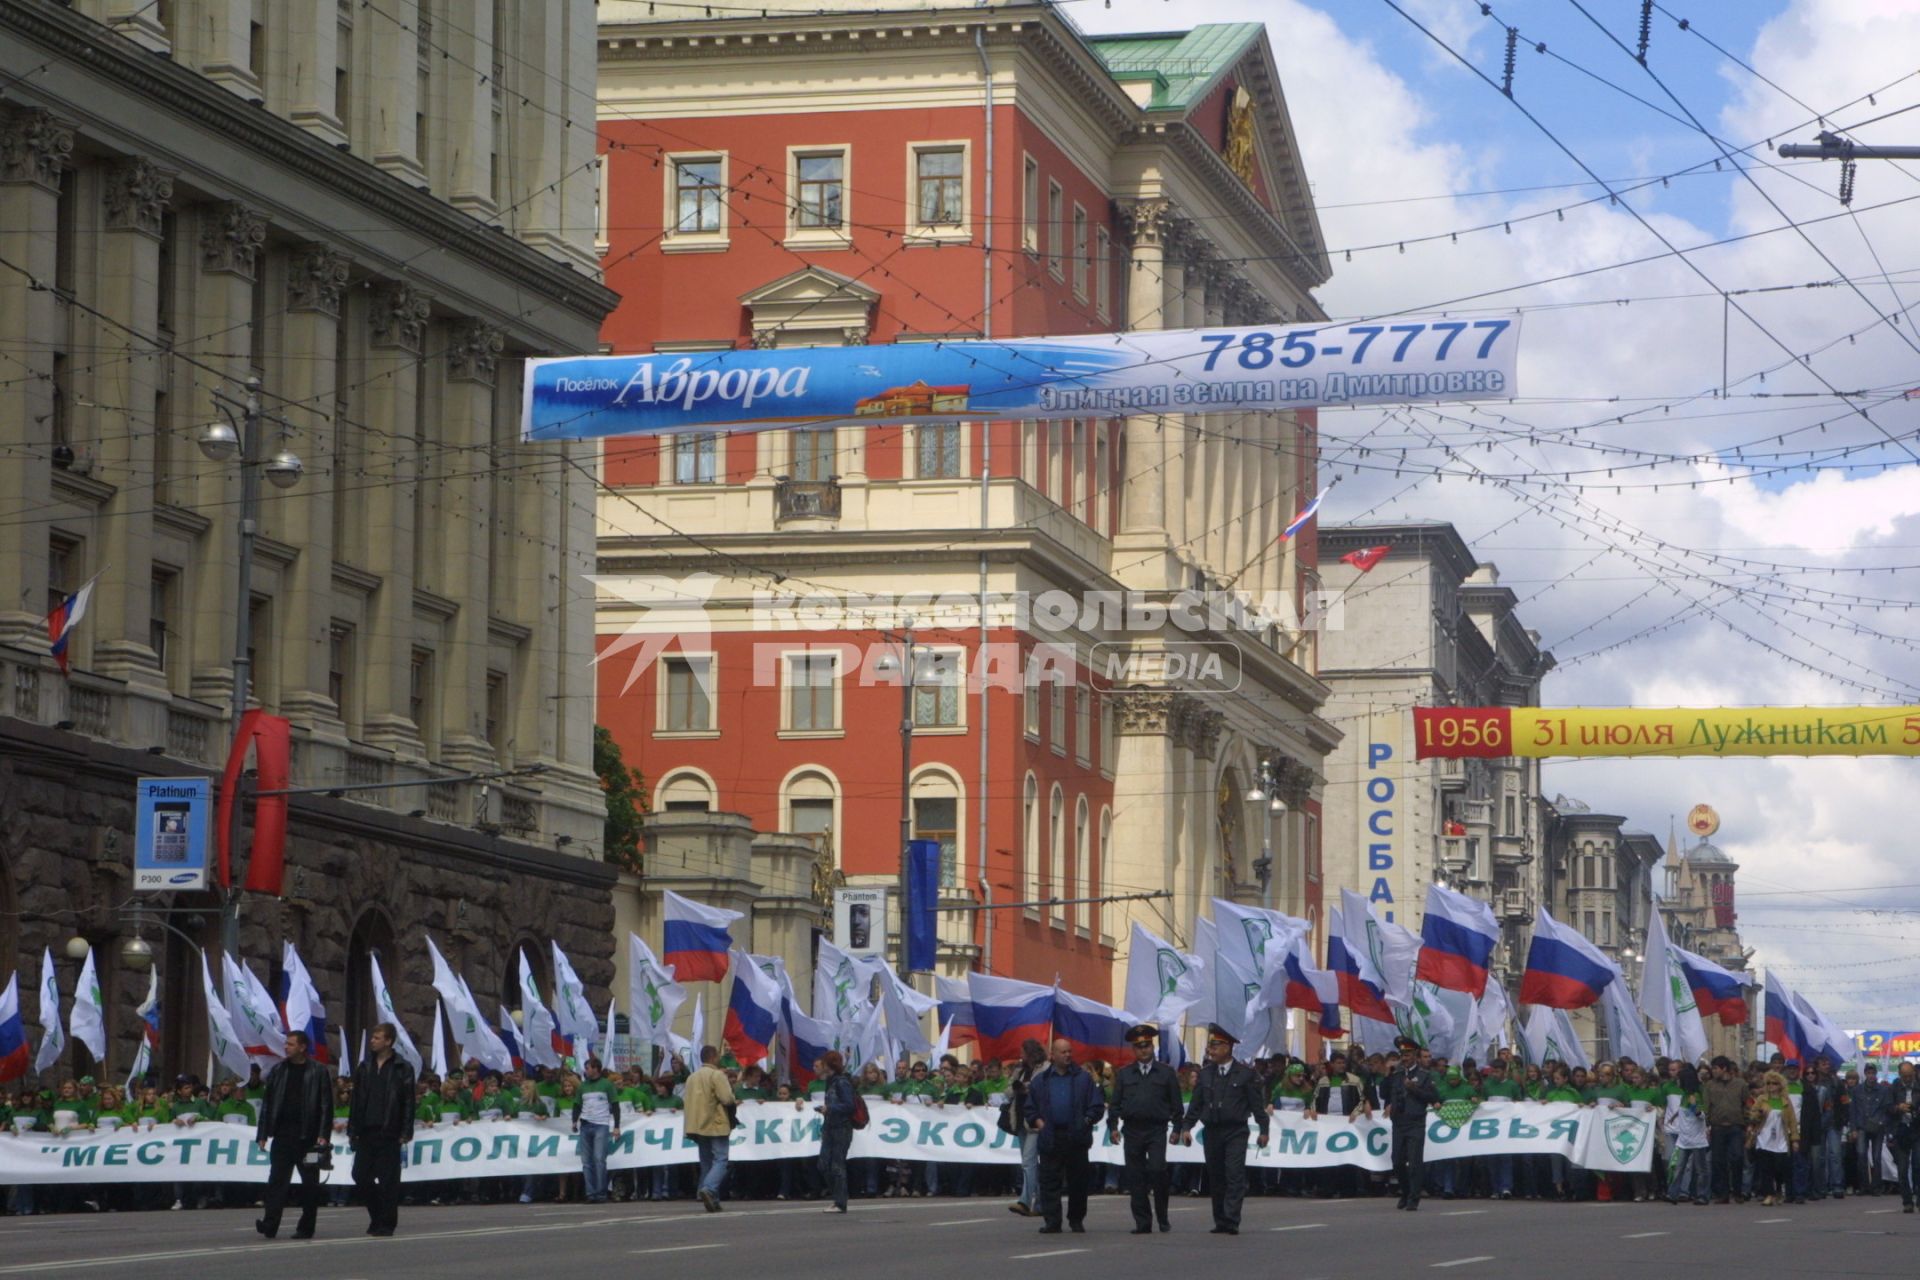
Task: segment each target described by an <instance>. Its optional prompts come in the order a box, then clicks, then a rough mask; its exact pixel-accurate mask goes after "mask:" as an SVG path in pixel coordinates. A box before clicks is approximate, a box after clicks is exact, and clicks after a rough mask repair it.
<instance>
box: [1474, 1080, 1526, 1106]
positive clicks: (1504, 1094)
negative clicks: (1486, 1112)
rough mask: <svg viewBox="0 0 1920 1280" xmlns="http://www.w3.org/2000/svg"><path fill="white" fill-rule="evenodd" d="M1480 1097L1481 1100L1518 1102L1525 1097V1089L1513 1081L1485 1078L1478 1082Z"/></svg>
mask: <svg viewBox="0 0 1920 1280" xmlns="http://www.w3.org/2000/svg"><path fill="white" fill-rule="evenodd" d="M1480 1096H1481V1097H1483V1098H1489V1099H1491V1098H1509V1099H1513V1100H1516V1101H1517V1100H1518V1099H1520V1098H1524V1097H1525V1096H1526V1087H1525V1086H1524V1085H1522V1084H1520V1083H1519V1082H1518V1081H1515V1080H1496V1079H1494V1078H1493V1077H1492V1076H1487V1077H1485V1078H1484V1079H1482V1080H1481V1081H1480Z"/></svg>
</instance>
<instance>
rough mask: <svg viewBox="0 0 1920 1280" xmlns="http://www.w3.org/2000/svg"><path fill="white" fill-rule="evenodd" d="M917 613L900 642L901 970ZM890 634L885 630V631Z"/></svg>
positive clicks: (909, 901) (907, 904)
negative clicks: (914, 636)
mask: <svg viewBox="0 0 1920 1280" xmlns="http://www.w3.org/2000/svg"><path fill="white" fill-rule="evenodd" d="M913 631H914V625H913V617H912V616H911V615H909V616H908V617H907V618H906V619H904V626H903V627H902V629H901V634H900V635H899V636H898V637H891V636H889V638H890V639H894V638H897V639H898V640H899V643H900V671H901V674H900V972H901V974H902V975H905V974H907V973H908V972H909V970H908V959H907V957H908V953H907V925H908V921H910V920H911V919H912V918H913V916H912V906H913V890H912V887H911V885H912V878H911V877H912V861H913V857H912V855H913V694H914V687H915V685H916V683H917V682H918V677H919V666H920V664H919V662H918V661H917V658H918V653H919V651H918V650H917V649H916V648H915V647H914V643H913ZM882 634H883V635H884V634H886V633H885V632H883V633H882ZM875 666H876V669H877V670H879V671H882V672H885V671H891V670H892V669H893V658H892V656H891V655H887V656H885V657H882V658H881V659H880V661H879V662H878V663H877V664H875Z"/></svg>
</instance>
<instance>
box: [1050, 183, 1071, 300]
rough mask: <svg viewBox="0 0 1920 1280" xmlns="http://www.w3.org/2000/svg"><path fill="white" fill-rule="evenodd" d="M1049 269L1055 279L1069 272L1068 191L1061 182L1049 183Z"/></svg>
mask: <svg viewBox="0 0 1920 1280" xmlns="http://www.w3.org/2000/svg"><path fill="white" fill-rule="evenodd" d="M1047 270H1048V271H1050V272H1052V273H1053V278H1054V279H1055V280H1062V279H1065V278H1066V273H1067V193H1066V192H1064V191H1062V190H1061V189H1060V184H1059V183H1057V182H1051V181H1049V182H1048V183H1047Z"/></svg>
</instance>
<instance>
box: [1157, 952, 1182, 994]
mask: <svg viewBox="0 0 1920 1280" xmlns="http://www.w3.org/2000/svg"><path fill="white" fill-rule="evenodd" d="M1153 966H1154V969H1155V970H1156V971H1157V972H1158V973H1159V975H1160V994H1161V995H1162V996H1170V995H1172V994H1173V993H1174V992H1175V991H1177V990H1179V988H1180V979H1182V978H1184V977H1186V976H1187V962H1186V961H1185V960H1182V959H1181V958H1180V953H1179V952H1178V951H1173V950H1170V949H1168V948H1166V947H1161V948H1160V949H1159V950H1158V951H1156V952H1155V953H1154V957H1153Z"/></svg>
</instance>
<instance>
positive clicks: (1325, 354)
mask: <svg viewBox="0 0 1920 1280" xmlns="http://www.w3.org/2000/svg"><path fill="white" fill-rule="evenodd" d="M1519 347H1520V318H1519V317H1518V316H1517V315H1512V316H1498V317H1493V318H1484V317H1483V318H1474V319H1453V318H1449V317H1445V316H1441V317H1425V318H1406V319H1400V318H1396V319H1392V320H1381V321H1379V322H1378V323H1359V322H1355V323H1351V324H1321V325H1313V324H1296V325H1279V326H1270V327H1255V328H1220V329H1157V330H1136V331H1133V332H1128V333H1114V334H1093V335H1083V336H1079V337H1071V338H1021V339H1013V340H1011V341H1006V342H988V341H956V342H919V343H896V344H892V345H888V346H877V347H808V348H795V349H792V350H784V351H783V350H778V349H775V350H767V351H762V350H750V351H735V350H728V351H711V352H697V353H691V354H667V355H651V356H567V357H558V358H551V359H540V360H529V361H528V362H527V377H526V389H525V400H524V404H523V407H522V408H523V414H522V423H521V430H522V433H523V435H524V436H525V437H526V438H527V439H529V440H579V439H591V438H595V437H600V436H631V435H654V434H659V433H663V432H674V431H686V430H689V429H693V428H700V429H707V428H720V427H725V428H730V429H742V430H756V429H765V428H769V427H791V426H819V427H827V426H884V425H889V424H895V423H903V422H958V421H961V420H963V419H982V418H1084V417H1118V416H1125V415H1130V414H1155V413H1175V414H1177V413H1225V412H1232V411H1236V410H1286V409H1305V408H1313V407H1316V406H1326V405H1367V404H1410V403H1427V402H1434V401H1459V400H1496V399H1505V398H1508V397H1511V396H1513V395H1516V394H1517V391H1516V385H1515V368H1516V365H1517V363H1518V353H1519Z"/></svg>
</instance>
